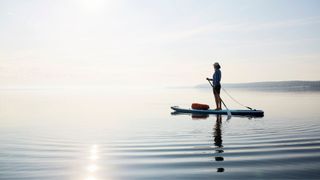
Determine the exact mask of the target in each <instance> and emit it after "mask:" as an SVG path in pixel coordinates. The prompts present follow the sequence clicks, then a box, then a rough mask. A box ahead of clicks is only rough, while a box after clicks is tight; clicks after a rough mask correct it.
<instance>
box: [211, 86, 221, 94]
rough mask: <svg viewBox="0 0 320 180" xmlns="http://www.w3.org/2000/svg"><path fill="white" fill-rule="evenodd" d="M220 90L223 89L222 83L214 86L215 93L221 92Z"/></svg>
mask: <svg viewBox="0 0 320 180" xmlns="http://www.w3.org/2000/svg"><path fill="white" fill-rule="evenodd" d="M220 90H221V85H220V84H219V85H215V86H214V88H213V92H214V93H217V94H220Z"/></svg>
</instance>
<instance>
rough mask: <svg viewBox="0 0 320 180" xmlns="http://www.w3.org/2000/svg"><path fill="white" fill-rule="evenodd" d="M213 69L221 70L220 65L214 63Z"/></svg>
mask: <svg viewBox="0 0 320 180" xmlns="http://www.w3.org/2000/svg"><path fill="white" fill-rule="evenodd" d="M213 67H214V69H220V68H221V66H220V64H219V63H218V62H215V63H214V64H213Z"/></svg>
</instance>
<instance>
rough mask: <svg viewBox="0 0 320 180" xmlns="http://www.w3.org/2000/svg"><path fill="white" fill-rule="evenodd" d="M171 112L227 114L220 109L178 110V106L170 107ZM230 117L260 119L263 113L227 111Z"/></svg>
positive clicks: (259, 111)
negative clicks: (254, 117) (255, 117)
mask: <svg viewBox="0 0 320 180" xmlns="http://www.w3.org/2000/svg"><path fill="white" fill-rule="evenodd" d="M171 109H172V110H174V111H175V112H177V113H190V114H228V110H225V109H222V110H214V109H208V110H198V109H185V108H180V107H179V106H172V107H171ZM229 111H230V112H231V114H232V115H237V116H257V117H262V116H263V115H264V112H263V111H262V110H256V109H253V110H240V109H239V110H232V109H229Z"/></svg>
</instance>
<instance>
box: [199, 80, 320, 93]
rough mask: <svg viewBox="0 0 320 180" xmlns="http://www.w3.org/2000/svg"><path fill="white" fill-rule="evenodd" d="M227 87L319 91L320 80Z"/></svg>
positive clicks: (205, 85) (228, 84)
mask: <svg viewBox="0 0 320 180" xmlns="http://www.w3.org/2000/svg"><path fill="white" fill-rule="evenodd" d="M222 86H223V87H225V88H229V89H250V90H261V91H320V81H266V82H249V83H226V84H222ZM194 88H211V87H210V86H209V85H208V84H199V85H196V86H194Z"/></svg>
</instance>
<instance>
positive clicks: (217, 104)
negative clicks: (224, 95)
mask: <svg viewBox="0 0 320 180" xmlns="http://www.w3.org/2000/svg"><path fill="white" fill-rule="evenodd" d="M214 99H215V102H216V109H219V96H218V94H217V93H215V92H214Z"/></svg>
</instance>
